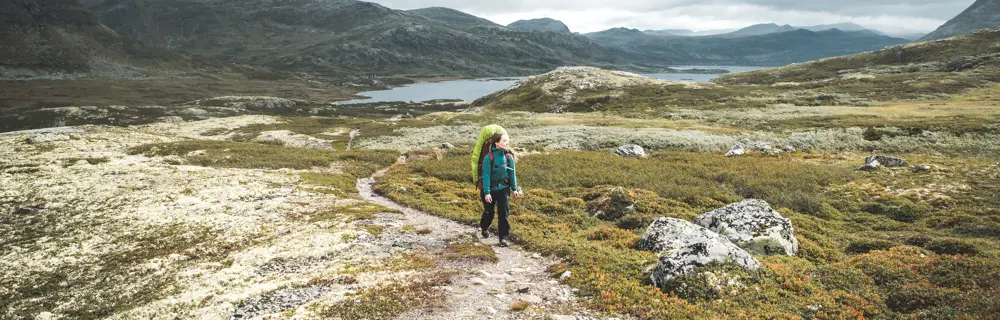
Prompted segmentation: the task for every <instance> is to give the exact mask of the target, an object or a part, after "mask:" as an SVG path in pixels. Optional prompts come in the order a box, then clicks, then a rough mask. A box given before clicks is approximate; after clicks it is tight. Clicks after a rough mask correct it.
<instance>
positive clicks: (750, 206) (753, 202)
mask: <svg viewBox="0 0 1000 320" xmlns="http://www.w3.org/2000/svg"><path fill="white" fill-rule="evenodd" d="M694 223H695V224H698V225H701V226H702V227H705V228H708V229H709V230H712V231H715V232H716V233H718V234H719V235H721V236H723V237H726V239H729V241H731V242H733V243H735V244H736V245H737V246H739V247H740V248H743V249H745V250H747V251H750V252H751V253H753V254H756V255H776V254H783V255H789V256H794V255H796V254H797V253H798V252H799V242H798V240H796V239H795V232H794V230H793V229H792V221H791V220H789V219H788V218H785V217H782V216H781V214H780V213H778V212H777V211H775V210H774V209H773V208H771V206H770V205H769V204H768V203H767V202H766V201H764V200H759V199H747V200H743V201H740V202H737V203H733V204H730V205H727V206H725V207H722V208H719V209H715V210H713V211H710V212H706V213H705V214H702V215H700V216H698V217H696V218H694Z"/></svg>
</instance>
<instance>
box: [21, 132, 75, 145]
mask: <svg viewBox="0 0 1000 320" xmlns="http://www.w3.org/2000/svg"><path fill="white" fill-rule="evenodd" d="M66 140H69V136H67V135H63V134H58V133H51V132H42V133H36V134H33V135H31V136H29V137H28V138H27V139H25V140H24V141H25V142H27V143H28V144H39V143H45V142H52V141H66Z"/></svg>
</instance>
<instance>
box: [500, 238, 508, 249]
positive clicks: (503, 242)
mask: <svg viewBox="0 0 1000 320" xmlns="http://www.w3.org/2000/svg"><path fill="white" fill-rule="evenodd" d="M509 245H510V244H509V243H507V238H500V246H501V247H506V246H509Z"/></svg>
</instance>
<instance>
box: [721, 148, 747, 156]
mask: <svg viewBox="0 0 1000 320" xmlns="http://www.w3.org/2000/svg"><path fill="white" fill-rule="evenodd" d="M746 153H747V151H746V149H743V146H741V145H735V146H733V148H732V149H729V152H726V156H727V157H739V156H743V155H745V154H746Z"/></svg>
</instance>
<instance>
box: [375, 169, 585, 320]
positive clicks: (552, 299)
mask: <svg viewBox="0 0 1000 320" xmlns="http://www.w3.org/2000/svg"><path fill="white" fill-rule="evenodd" d="M396 165H405V158H400V161H399V162H397V164H396ZM387 171H388V168H386V169H383V170H381V171H379V172H377V173H375V174H374V175H373V176H372V177H371V178H366V179H359V180H358V183H357V189H358V191H359V193H360V195H361V197H362V198H364V199H365V200H367V201H371V202H373V203H376V204H379V205H382V206H385V207H387V208H391V209H395V210H399V211H401V212H402V213H403V214H391V215H381V214H380V215H378V216H377V218H376V219H375V220H373V221H370V222H368V223H370V224H375V225H381V226H384V227H386V232H385V233H383V236H382V237H380V238H384V239H385V240H383V241H394V242H395V244H394V245H395V246H400V245H403V244H402V243H409V244H408V245H407V246H413V247H415V248H426V249H432V250H433V249H439V248H442V247H443V246H444V244H443V243H441V242H442V239H450V238H451V239H453V238H456V237H463V236H464V237H469V235H471V236H472V237H475V238H477V239H479V241H480V242H481V243H482V244H484V245H489V246H491V247H492V248H493V250H494V251H495V252H496V255H497V257H498V258H499V262H497V263H488V262H486V263H468V262H466V263H457V264H453V265H445V266H444V267H445V268H449V269H452V268H454V269H457V270H462V271H463V272H461V273H459V274H458V275H457V276H455V278H453V281H452V284H451V285H449V286H447V287H444V288H443V290H445V291H446V292H447V294H446V298H445V300H444V301H443V303H441V304H437V305H434V306H432V307H426V308H422V309H417V310H410V311H408V312H406V313H404V314H402V315H401V316H400V317H399V319H441V320H453V319H555V320H562V319H577V320H583V319H598V318H596V317H592V316H590V315H591V314H594V312H593V311H590V310H587V308H586V307H584V306H583V302H582V301H580V300H578V298H577V297H576V295H575V294H574V289H572V288H570V287H569V286H566V285H564V284H561V283H559V281H557V280H556V279H554V278H552V277H551V276H550V275H549V274H548V273H547V272H546V269H547V267H548V266H550V265H553V264H556V263H558V262H559V261H558V260H557V259H554V258H551V257H542V256H540V255H539V254H537V253H535V254H532V253H529V252H526V251H524V250H521V249H520V248H518V247H517V246H514V245H512V246H510V247H501V246H499V245H498V244H497V238H496V235H493V236H492V237H490V238H485V239H484V238H482V237H478V236H476V232H477V229H476V228H475V227H471V226H467V225H462V224H459V223H457V222H454V221H451V220H448V219H445V218H441V217H437V216H433V215H430V214H427V213H425V212H421V211H419V210H416V209H413V208H410V207H406V206H403V205H401V204H399V203H396V202H394V201H392V200H389V199H387V198H385V197H382V196H380V195H377V194H375V193H374V192H373V191H372V185H373V184H374V183H375V181H376V179H378V178H379V177H381V176H382V175H384V174H385V172H387ZM405 225H412V226H415V227H417V228H426V229H429V230H431V232H430V233H427V234H426V235H416V234H413V233H407V234H406V235H407V237H408V238H409V239H400V238H399V236H400V234H395V232H393V231H392V229H398V228H399V227H400V226H405ZM515 227H516V226H515ZM516 301H524V302H528V303H530V304H531V307H530V308H528V309H527V310H523V311H516V310H511V304H512V303H513V302H516Z"/></svg>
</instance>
